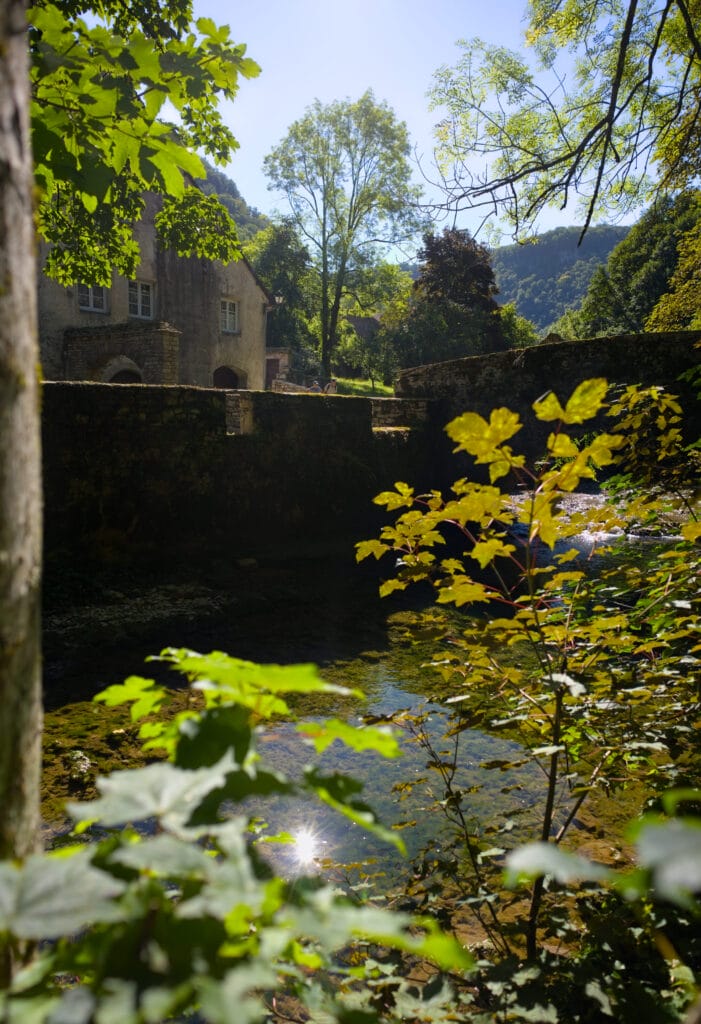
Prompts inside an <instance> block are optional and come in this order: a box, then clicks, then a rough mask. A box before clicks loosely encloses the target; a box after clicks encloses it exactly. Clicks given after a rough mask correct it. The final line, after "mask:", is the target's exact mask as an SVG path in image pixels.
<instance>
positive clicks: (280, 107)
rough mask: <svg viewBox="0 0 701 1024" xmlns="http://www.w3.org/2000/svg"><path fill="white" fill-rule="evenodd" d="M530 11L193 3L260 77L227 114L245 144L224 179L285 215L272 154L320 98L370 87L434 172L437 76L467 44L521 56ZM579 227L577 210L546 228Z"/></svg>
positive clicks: (500, 1)
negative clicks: (269, 176)
mask: <svg viewBox="0 0 701 1024" xmlns="http://www.w3.org/2000/svg"><path fill="white" fill-rule="evenodd" d="M524 12H525V0H354V2H353V4H352V5H349V4H346V3H341V2H339V0H262V2H258V3H256V2H255V0H247V2H246V3H242V2H240V0H237V2H231V0H228V2H227V0H195V14H196V16H197V17H201V16H206V17H210V18H213V19H214V21H216V22H217V23H218V24H228V25H229V26H230V27H231V31H232V38H233V39H234V41H235V42H243V43H246V44H247V47H248V51H247V52H248V56H250V57H252V58H253V59H254V60H255V61H256V62H257V63H258V64H260V66H261V68H262V73H261V75H260V76H259V77H258V78H255V79H251V80H246V79H244V80H243V81H242V82H241V86H240V91H239V94H238V96H237V98H236V101H235V102H234V103H232V104H226V105H225V107H224V115H225V119H226V121H227V124H228V125H229V126H230V127H231V128H232V130H233V131H234V134H235V135H236V137H237V138H238V140H239V142H240V144H241V148H240V150H239V151H238V152H237V153H236V155H235V156H234V158H233V160H232V162H231V163H230V164H229V166H228V167H227V168H225V172H226V173H227V174H228V175H229V176H230V177H231V178H233V180H234V181H235V182H236V184H237V185H238V187H239V190H240V192H241V194H242V195H243V197H244V199H245V200H246V202H248V203H249V205H251V206H255V207H257V208H258V209H259V210H260V211H261V212H263V213H268V214H270V213H272V212H274V210H275V209H279V210H284V201H283V200H281V198H280V197H279V196H276V195H275V194H273V193H271V192H269V191H268V189H267V182H266V179H265V176H264V174H263V169H262V164H263V158H264V157H265V155H266V154H267V153H268V152H269V151H270V150H271V149H272V148H273V146H275V145H276V144H277V143H278V142H279V141H280V140H281V139H282V138H283V136H284V135H285V133H286V130H287V128H288V126H289V125H290V124H291V123H292V122H293V121H295V120H296V119H297V118H299V117H301V116H302V115H303V113H304V111H305V109H306V108H307V107H308V106H309V105H310V104H311V103H312V102H313V101H314V100H315V99H319V100H321V101H322V102H323V103H328V102H331V101H333V100H339V99H346V98H350V99H357V98H358V97H359V96H360V95H362V93H363V92H364V91H365V90H366V89H368V88H371V89H372V90H373V92H374V94H375V97H376V98H377V99H378V100H384V101H386V102H387V103H388V104H389V106H390V107H392V109H393V110H394V111H395V113H396V114H397V115H398V117H399V118H400V119H401V120H403V121H405V122H406V124H407V127H408V129H409V133H410V136H411V140H412V144H413V145H414V146H415V147H416V148H417V151H418V153H419V154H420V155H421V156H422V158H423V163H424V164H425V166H426V167H427V168H428V167H429V165H430V161H431V156H432V150H433V141H432V126H433V123H434V121H435V120H436V115H435V114H431V113H430V112H429V110H428V100H427V98H426V93H427V91H428V89H429V87H430V85H431V80H432V75H433V73H434V71H436V70H437V68H439V67H440V66H441V65H444V64H453V63H455V61H456V60H457V58H458V56H459V53H460V51H459V49H458V47H457V46H456V41H457V40H459V39H467V38H471V37H473V36H480V37H481V38H482V39H484V40H486V41H487V42H492V43H498V44H500V45H504V46H508V47H511V48H513V49H518V48H520V47H521V43H522V38H523V28H524V22H523V16H524ZM417 180H420V175H419V174H418V172H417ZM549 220H550V219H549ZM574 222H576V217H575V211H574V210H572V211H571V213H570V212H566V213H565V214H564V215H559V216H555V215H554V217H553V219H552V221H551V222H549V223H546V224H544V225H543V229H545V228H547V227H552V226H554V225H555V224H556V223H561V224H562V223H563V224H569V223H574ZM477 224H478V219H477V217H475V218H474V220H473V222H472V223H471V222H470V217H469V215H467V216H466V217H465V220H464V223H462V224H461V226H464V227H467V228H469V229H470V230H472V231H474V230H475V229H476V226H477Z"/></svg>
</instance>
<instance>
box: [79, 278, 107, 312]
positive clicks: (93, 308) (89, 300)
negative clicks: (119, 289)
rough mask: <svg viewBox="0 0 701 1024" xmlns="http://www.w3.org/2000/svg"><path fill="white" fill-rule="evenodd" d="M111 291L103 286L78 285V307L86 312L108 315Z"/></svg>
mask: <svg viewBox="0 0 701 1024" xmlns="http://www.w3.org/2000/svg"><path fill="white" fill-rule="evenodd" d="M108 298H109V289H107V288H105V287H103V285H101V284H79V285H78V307H79V308H80V309H81V310H85V312H90V313H107V312H108V310H109V304H108Z"/></svg>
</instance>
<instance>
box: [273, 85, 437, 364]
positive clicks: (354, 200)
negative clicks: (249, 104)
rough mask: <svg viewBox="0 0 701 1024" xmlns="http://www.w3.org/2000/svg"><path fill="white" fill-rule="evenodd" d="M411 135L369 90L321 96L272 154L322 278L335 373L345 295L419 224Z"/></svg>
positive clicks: (325, 330)
mask: <svg viewBox="0 0 701 1024" xmlns="http://www.w3.org/2000/svg"><path fill="white" fill-rule="evenodd" d="M409 152H410V146H409V138H408V135H407V131H406V126H405V125H404V124H403V123H401V122H399V121H397V120H396V117H395V115H394V113H393V112H392V111H391V110H390V109H389V107H388V106H387V105H386V104H384V103H378V102H377V101H376V100H375V98H374V96H373V94H372V92H371V91H368V92H366V93H365V94H364V95H363V96H361V97H360V99H359V100H357V101H355V102H350V101H345V102H336V103H331V104H329V105H327V106H324V105H323V104H321V103H320V102H319V101H316V102H315V103H314V104H312V106H311V107H310V108H309V109H308V110H307V112H306V113H305V115H304V116H303V117H302V118H301V119H300V120H298V121H295V122H294V124H292V125H291V126H290V128H289V129H288V132H287V135H286V136H285V138H284V139H283V140H282V142H281V143H280V144H279V145H278V146H277V147H276V148H275V149H274V150H272V152H271V153H269V154H268V156H267V157H266V159H265V172H266V174H267V176H268V179H269V181H270V188H272V189H275V190H277V191H279V192H281V193H283V195H284V196H285V197H286V199H287V202H288V203H289V206H290V211H291V219H292V223H293V224H294V226H295V228H296V229H297V231H298V232H299V233H300V236H301V238H302V239H303V241H304V244H305V245H307V246H309V249H310V254H311V260H312V266H313V267H314V270H315V274H316V277H317V280H318V307H317V308H318V315H319V340H320V357H321V362H322V366H323V369H324V373H325V375H326V376H330V372H331V358H332V353H333V350H334V348H335V346H336V344H337V341H338V332H339V321H340V316H341V306H342V300H343V297H344V295H345V294H346V292H348V291H349V290H351V291H352V289H353V287H354V286H355V284H356V282H357V279H358V277H359V276H361V275H363V274H364V273H365V272H366V271H367V269H368V268H370V267H372V266H373V264H374V263H375V262H376V260H377V252H378V248H379V246H380V245H382V244H396V243H398V242H400V241H403V240H406V239H408V238H411V237H412V236H413V234H414V233H415V232H416V230H417V227H418V218H417V215H416V210H415V207H416V201H417V198H418V194H417V190H416V189H415V188H414V187H412V186H411V185H410V178H411V168H410V165H409Z"/></svg>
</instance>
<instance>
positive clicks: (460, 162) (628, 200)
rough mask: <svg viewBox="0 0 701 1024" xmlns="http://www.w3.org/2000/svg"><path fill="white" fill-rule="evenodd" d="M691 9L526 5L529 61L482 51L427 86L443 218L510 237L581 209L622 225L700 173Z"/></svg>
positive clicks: (627, 0)
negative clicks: (507, 229)
mask: <svg viewBox="0 0 701 1024" xmlns="http://www.w3.org/2000/svg"><path fill="white" fill-rule="evenodd" d="M700 10H701V9H700V8H699V3H698V0H663V2H662V3H660V4H657V3H653V2H652V0H610V2H608V0H607V2H606V3H604V2H603V0H566V2H562V0H531V3H530V4H529V8H528V25H527V30H526V43H527V45H528V46H529V47H530V51H531V53H532V54H533V57H534V59H533V60H532V61H531V62H530V63H529V62H528V61H526V60H524V59H523V58H522V57H521V56H519V55H518V54H516V53H514V52H512V51H510V50H507V49H505V48H504V47H500V46H492V45H488V44H486V43H484V42H483V41H482V40H480V39H473V40H471V41H469V42H466V41H463V42H461V43H460V46H461V48H462V56H461V57H460V59H459V61H458V62H457V64H456V65H455V66H454V67H443V68H441V69H439V70H438V71H437V73H436V75H435V79H434V85H433V89H432V105H433V107H434V109H436V110H438V111H440V113H441V120H440V121H439V123H438V125H437V129H436V131H437V144H438V158H439V166H440V170H441V172H442V176H443V184H444V187H445V194H446V199H445V201H446V205H448V206H450V207H452V208H454V209H455V208H457V209H460V208H466V207H477V208H480V209H482V210H483V211H484V212H485V216H487V215H489V214H490V213H491V212H495V213H499V214H502V215H504V216H505V217H506V218H507V220H508V221H509V222H510V224H511V226H512V229H513V231H514V234H515V235H519V234H523V233H528V232H530V231H531V230H532V229H533V226H534V224H535V222H536V221H537V218H538V216H539V214H540V213H541V212H542V211H543V209H544V208H545V207H547V206H559V207H561V208H564V207H565V206H567V205H568V203H569V202H570V201H571V200H572V199H573V198H574V197H575V196H577V197H579V202H580V207H581V210H582V213H583V218H584V221H583V229H582V231H583V232H585V231H586V230H587V228H588V226H589V224H590V223H591V222H592V220H593V218H595V217H596V216H597V215H599V214H602V213H606V212H609V213H611V212H613V213H615V214H617V215H620V214H624V213H628V212H630V211H631V210H632V209H635V208H637V207H639V206H640V205H641V204H642V202H643V201H645V200H646V199H649V198H650V196H651V194H652V189H653V188H655V189H659V188H660V187H661V188H662V189H677V188H679V187H683V186H684V185H685V184H687V183H688V182H689V181H690V180H691V179H692V178H693V177H694V176H695V175H696V174H698V171H699V169H700V164H699V152H701V150H700V148H699V145H698V143H699V136H700V135H701V38H700V36H699V33H698V28H697V26H698V24H699V13H700Z"/></svg>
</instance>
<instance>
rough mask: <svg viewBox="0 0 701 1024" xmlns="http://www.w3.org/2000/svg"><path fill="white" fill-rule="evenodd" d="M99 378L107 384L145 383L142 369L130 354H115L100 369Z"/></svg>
mask: <svg viewBox="0 0 701 1024" xmlns="http://www.w3.org/2000/svg"><path fill="white" fill-rule="evenodd" d="M98 379H99V380H101V381H103V382H104V383H105V384H143V380H144V378H143V376H142V374H141V370H140V369H139V367H138V366H137V365H136V363H135V362H134V360H133V359H129V357H128V356H114V357H113V358H112V359H110V360H109V362H108V363H106V364H105V365H104V366H103V368H102V370H101V371H100V374H99V377H98Z"/></svg>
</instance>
